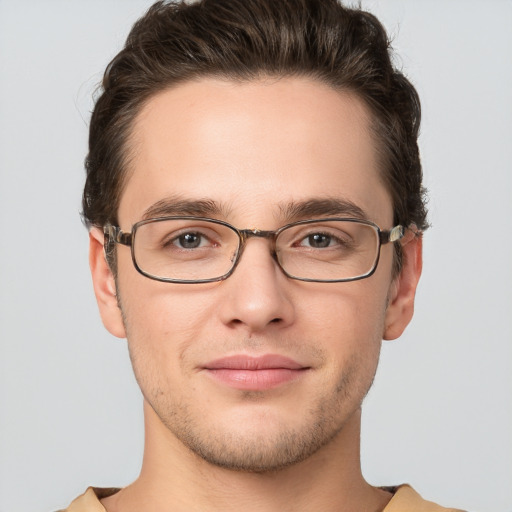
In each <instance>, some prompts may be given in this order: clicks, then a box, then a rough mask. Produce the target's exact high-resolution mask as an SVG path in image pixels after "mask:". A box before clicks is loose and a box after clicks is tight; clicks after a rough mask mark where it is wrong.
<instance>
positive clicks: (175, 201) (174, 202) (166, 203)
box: [142, 196, 229, 220]
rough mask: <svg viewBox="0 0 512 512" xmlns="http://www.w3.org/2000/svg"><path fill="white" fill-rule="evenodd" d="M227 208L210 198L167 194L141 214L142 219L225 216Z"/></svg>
mask: <svg viewBox="0 0 512 512" xmlns="http://www.w3.org/2000/svg"><path fill="white" fill-rule="evenodd" d="M228 213H229V211H228V208H227V207H226V206H224V205H222V204H221V203H218V202H216V201H214V200H212V199H184V198H183V197H180V196H169V197H166V198H165V199H162V200H160V201H157V202H156V203H154V204H152V205H151V206H150V207H149V208H147V209H146V210H145V211H144V213H143V214H142V220H147V219H153V218H156V217H167V216H174V215H176V216H179V215H184V216H188V215H190V216H194V217H227V215H228Z"/></svg>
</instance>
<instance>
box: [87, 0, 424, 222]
mask: <svg viewBox="0 0 512 512" xmlns="http://www.w3.org/2000/svg"><path fill="white" fill-rule="evenodd" d="M391 57H392V55H391V47H390V43H389V40H388V38H387V35H386V32H385V30H384V28H383V26H382V25H381V23H380V22H379V21H378V20H377V18H375V16H373V15H372V14H370V13H368V12H364V11H362V10H360V9H353V8H348V7H345V6H343V5H342V4H341V3H339V2H338V1H337V0H201V1H198V2H195V3H190V2H187V3H185V2H180V3H176V2H166V1H160V2H157V3H155V4H154V5H153V6H152V7H151V8H150V9H149V10H148V12H147V13H146V14H145V15H144V16H143V17H142V18H141V19H140V20H139V21H137V23H136V24H135V25H134V27H133V28H132V30H131V32H130V34H129V36H128V39H127V41H126V44H125V47H124V48H123V49H122V50H121V51H120V52H119V54H118V55H117V56H116V57H115V58H114V59H113V60H112V62H110V64H109V65H108V67H107V69H106V71H105V74H104V77H103V82H102V89H103V91H102V94H101V95H100V97H99V98H98V100H97V102H96V105H95V108H94V111H93V114H92V118H91V124H90V134H89V154H88V155H87V158H86V161H85V166H86V171H87V180H86V184H85V189H84V194H83V218H84V221H85V223H86V224H87V225H89V226H91V225H95V226H99V227H101V226H104V225H105V224H106V223H107V222H110V223H113V224H116V223H117V210H118V206H119V201H120V197H121V193H122V189H123V181H124V180H123V177H124V172H125V169H126V167H127V165H128V163H129V150H128V147H127V141H128V139H129V135H130V130H131V128H132V126H133V122H134V119H135V117H136V116H137V114H138V113H139V112H140V110H141V108H142V106H143V105H144V104H145V103H146V102H147V101H148V99H149V98H151V97H152V96H153V95H155V94H156V93H158V92H160V91H162V90H164V89H166V88H168V87H170V86H172V85H175V84H177V83H180V82H183V81H187V80H192V79H197V78H200V77H204V76H216V77H221V78H226V79H231V80H240V81H247V80H251V79H255V78H258V77H260V76H275V77H284V76H304V77H310V78H314V79H317V80H319V81H320V82H322V83H325V84H327V85H329V86H331V87H333V88H334V89H337V90H343V91H349V92H352V93H354V94H356V95H357V96H358V97H359V98H360V99H361V100H362V101H363V102H364V103H365V104H366V105H367V107H368V108H369V109H370V111H371V113H372V114H373V116H372V117H373V126H372V128H373V135H374V138H375V141H376V144H377V148H378V150H379V155H380V157H381V167H382V168H381V172H382V177H383V179H384V182H385V183H386V185H387V187H388V190H389V192H390V194H391V197H392V202H393V212H394V222H395V224H402V225H405V226H410V225H412V224H414V225H415V226H416V227H417V229H418V230H420V231H422V230H424V229H425V228H426V227H427V220H426V208H425V194H424V189H423V187H422V170H421V163H420V158H419V151H418V145H417V137H418V131H419V125H420V102H419V98H418V94H417V92H416V90H415V89H414V87H413V86H412V84H411V83H410V82H409V81H408V80H407V79H406V78H405V76H404V75H403V74H402V73H401V72H400V71H399V70H397V69H395V67H394V66H393V64H392V60H391Z"/></svg>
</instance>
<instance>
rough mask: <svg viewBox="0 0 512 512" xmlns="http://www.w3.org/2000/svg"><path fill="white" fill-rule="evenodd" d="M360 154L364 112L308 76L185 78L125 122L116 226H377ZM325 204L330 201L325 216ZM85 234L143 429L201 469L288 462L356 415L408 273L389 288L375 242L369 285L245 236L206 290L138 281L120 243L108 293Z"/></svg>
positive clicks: (380, 219) (407, 286) (388, 254)
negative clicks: (148, 426)
mask: <svg viewBox="0 0 512 512" xmlns="http://www.w3.org/2000/svg"><path fill="white" fill-rule="evenodd" d="M374 145H375V144H374V141H373V140H372V137H371V135H370V130H369V116H368V113H367V111H366V109H365V108H364V107H363V104H362V103H361V102H360V101H359V100H358V99H356V98H355V97H354V96H352V95H350V94H347V93H340V92H336V91H334V90H332V89H330V88H328V87H327V86H325V85H323V84H320V83H318V82H314V81H307V80H305V79H299V78H293V79H292V78H289V79H282V80H278V81H275V80H274V81H270V80H269V81H258V82H250V83H243V84H240V83H238V84H235V83H231V82H227V81H217V80H213V79H204V80H201V81H198V82H190V83H186V84H183V85H180V86H178V87H176V88H174V89H170V90H167V91H165V92H162V93H160V94H159V95H157V96H155V97H154V98H152V99H151V100H150V101H149V102H148V103H147V105H146V106H145V107H144V109H143V110H142V112H141V113H140V115H139V116H138V118H137V119H136V122H135V125H134V132H133V136H132V139H131V141H130V148H131V150H132V156H133V158H132V160H131V167H130V169H129V171H128V175H127V179H126V185H125V188H124V191H123V195H122V199H121V203H120V208H119V223H120V226H121V229H123V230H124V231H130V229H131V226H132V225H133V224H134V223H135V222H137V221H140V220H141V219H142V218H144V216H147V214H148V211H153V212H158V215H162V214H165V213H168V214H186V215H190V214H197V215H207V216H213V217H215V218H220V219H222V220H225V221H227V222H229V223H231V224H233V225H234V226H236V227H238V228H242V229H243V228H259V229H263V230H275V229H277V228H279V227H280V226H282V225H284V224H286V223H288V222H290V221H292V220H300V219H301V218H307V217H308V216H311V215H310V213H308V212H306V211H304V209H303V208H302V207H303V206H304V204H316V205H317V210H318V211H317V212H316V215H315V217H322V216H332V215H333V214H334V215H338V216H344V214H345V216H346V212H344V211H343V206H342V205H343V203H347V204H352V205H356V206H357V207H358V208H359V209H361V210H362V212H363V214H364V216H365V218H367V219H368V220H371V221H373V222H375V223H376V224H378V225H379V226H380V227H381V228H382V229H389V228H391V227H392V224H391V223H392V218H393V215H392V205H391V200H390V196H389V194H388V192H387V190H386V189H385V187H384V185H383V183H382V181H381V179H380V177H379V170H378V167H377V163H376V161H377V159H376V154H375V150H374ZM333 199H334V200H336V201H338V203H341V206H338V207H332V201H331V203H329V204H331V207H330V209H329V208H325V204H327V203H328V201H326V200H333ZM205 202H206V203H205ZM205 204H208V205H209V206H208V208H209V209H208V211H204V205H205ZM176 205H179V208H177V206H176ZM212 205H213V206H212ZM322 205H323V206H322ZM301 208H302V209H301ZM322 208H323V209H322ZM333 208H334V209H336V208H339V211H332V210H333ZM291 212H293V218H291V217H290V215H291ZM91 240H92V242H91V243H92V245H91V265H92V267H93V277H94V281H95V289H96V294H97V296H98V301H99V304H100V310H101V312H102V316H103V320H104V323H105V325H106V326H107V328H108V329H109V330H110V331H111V332H112V333H113V334H115V335H118V336H124V335H125V334H126V336H127V338H128V344H129V350H130V355H131V359H132V363H133V367H134V370H135V374H136V377H137V380H138V382H139V385H140V387H141V389H142V392H143V394H144V397H145V400H146V402H147V403H148V404H149V405H150V406H151V408H152V410H153V411H154V412H153V411H152V413H151V419H150V422H156V423H159V424H160V425H163V426H165V428H166V430H165V431H166V432H167V434H168V436H169V437H170V438H172V439H174V440H179V442H180V443H182V445H184V446H186V447H187V448H189V449H191V450H192V451H193V452H195V453H196V454H198V455H200V456H201V457H202V458H203V459H205V460H206V461H208V462H211V463H213V464H217V465H220V466H224V467H229V468H234V469H242V470H250V471H265V470H271V469H276V468H279V467H282V466H286V465H289V464H293V463H296V462H298V461H301V460H303V459H305V458H307V457H309V456H310V455H311V454H313V453H315V452H316V451H317V450H319V449H320V448H322V447H323V446H325V445H328V444H329V443H330V442H334V440H335V439H336V438H337V437H338V436H339V434H340V432H342V431H343V428H344V426H345V425H346V424H347V423H348V422H350V421H354V418H356V417H357V416H358V412H359V408H360V405H361V402H362V400H363V398H364V396H365V394H366V393H367V391H368V389H369V387H370V384H371V382H372V379H373V376H374V374H375V370H376V366H377V361H378V356H379V350H380V345H381V340H382V338H383V337H396V336H397V335H399V333H401V331H402V330H403V328H404V327H405V325H406V324H407V322H408V321H409V318H410V315H411V314H412V298H413V296H414V287H415V284H416V281H417V277H418V276H419V271H418V270H417V269H416V271H415V272H416V273H415V274H414V275H413V278H411V279H409V280H407V279H404V280H403V281H401V280H400V279H395V280H393V276H392V261H393V248H392V246H391V244H389V245H385V246H383V247H382V249H381V258H380V262H379V266H378V268H377V270H376V272H375V274H374V275H373V276H371V277H370V278H368V279H364V280H360V281H354V282H347V283H309V282H301V281H297V280H292V279H289V278H287V277H286V276H285V275H284V274H283V273H282V271H281V270H280V269H279V268H278V266H277V264H276V263H275V261H274V260H273V258H272V256H271V253H270V250H269V242H268V241H267V240H265V239H258V238H252V239H250V240H249V241H248V242H247V245H246V248H245V250H244V253H243V256H242V258H241V261H240V263H239V265H238V266H237V268H236V270H235V272H234V273H233V274H232V275H231V277H230V278H229V279H227V280H225V281H222V282H216V283H207V284H169V283H162V282H158V281H154V280H150V279H148V278H146V277H144V276H142V275H140V274H139V273H138V272H137V271H136V270H135V268H134V266H133V264H132V261H131V256H130V250H129V248H128V247H125V246H118V247H117V258H118V277H117V282H116V283H115V286H116V287H117V290H114V284H113V280H112V276H111V275H110V273H109V271H108V269H106V268H105V265H104V260H102V255H101V249H100V248H101V234H100V233H95V232H93V233H92V235H91ZM413 259H414V258H413ZM102 261H103V262H102ZM405 266H406V268H407V264H406V265H405ZM405 272H406V273H407V269H406V271H405ZM411 275H412V274H411ZM116 292H117V298H118V299H119V304H120V308H121V309H119V308H118V306H117V302H116V297H115V294H116ZM406 306H407V307H406ZM121 310H122V315H121ZM148 409H149V408H148Z"/></svg>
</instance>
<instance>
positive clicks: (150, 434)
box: [103, 404, 390, 512]
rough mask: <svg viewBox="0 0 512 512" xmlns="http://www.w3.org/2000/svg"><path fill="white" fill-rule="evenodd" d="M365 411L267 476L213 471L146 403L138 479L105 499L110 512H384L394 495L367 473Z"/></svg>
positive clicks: (224, 470)
mask: <svg viewBox="0 0 512 512" xmlns="http://www.w3.org/2000/svg"><path fill="white" fill-rule="evenodd" d="M360 424H361V411H360V410H357V411H356V412H355V413H354V414H353V415H352V416H351V417H350V418H349V420H348V421H347V422H346V424H345V425H344V427H343V429H342V430H341V431H340V432H339V433H338V434H337V435H336V436H335V437H334V438H333V439H332V440H331V441H330V442H329V443H328V444H327V445H325V446H324V447H323V448H321V449H320V450H318V451H317V452H316V453H315V454H314V455H312V456H311V457H309V458H308V459H307V460H305V461H302V462H299V463H297V464H294V465H292V466H289V467H286V468H283V469H280V470H278V471H272V472H267V473H249V472H240V471H233V470H229V469H225V468H221V467H218V466H214V465H212V464H210V463H208V462H206V461H204V460H203V459H201V458H200V457H199V456H197V455H196V454H194V453H193V452H191V451H190V450H189V449H188V447H186V446H184V445H183V444H182V443H181V441H179V440H178V439H177V438H176V437H174V435H172V434H171V433H170V432H169V430H168V429H167V428H166V427H165V426H164V425H163V424H162V423H161V422H160V421H159V420H158V418H157V416H156V414H155V413H154V411H153V410H152V409H151V407H150V406H149V405H148V404H145V426H146V439H145V450H144V459H143V464H142V470H141V473H140V476H139V478H138V479H137V480H136V481H135V482H134V483H133V484H131V485H129V486H128V487H126V488H124V489H123V490H122V491H120V492H119V493H117V494H115V495H113V496H111V497H109V498H106V499H104V500H103V505H104V506H105V507H106V509H107V511H108V512H119V511H121V512H131V511H135V510H144V511H145V512H152V511H157V510H158V511H161V510H169V509H172V510H176V511H182V510H183V511H185V510H186V511H189V510H201V511H222V512H231V511H235V510H236V511H239V510H244V511H247V512H260V511H265V512H274V511H276V512H288V511H290V512H291V511H294V512H301V511H316V510H322V511H325V512H331V511H332V512H334V511H336V512H343V511H353V510H368V511H372V512H378V511H381V510H382V509H383V508H384V507H385V505H386V504H387V502H388V501H389V499H390V495H389V494H388V493H386V492H384V491H382V490H379V489H376V488H374V487H372V486H370V485H369V484H368V483H367V482H366V481H365V480H364V478H363V476H362V474H361V465H360V455H359V438H360Z"/></svg>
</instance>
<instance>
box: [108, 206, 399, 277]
mask: <svg viewBox="0 0 512 512" xmlns="http://www.w3.org/2000/svg"><path fill="white" fill-rule="evenodd" d="M166 220H196V221H206V222H212V223H214V224H220V225H221V226H225V227H227V228H229V229H231V230H232V231H234V232H235V233H236V234H237V235H238V239H239V244H238V249H237V252H236V255H235V260H234V262H233V266H232V267H231V269H230V270H229V271H228V272H226V273H225V274H223V275H222V276H219V277H213V278H209V279H193V280H192V279H189V280H187V279H173V278H168V277H159V276H155V275H153V274H150V273H148V272H146V271H144V270H143V269H141V268H140V267H139V265H138V263H137V260H136V258H135V249H134V246H135V237H136V234H137V230H138V229H139V228H140V227H141V226H144V225H145V224H150V223H153V222H162V221H166ZM331 221H343V222H354V223H358V224H365V225H366V226H370V227H371V228H373V229H374V230H375V232H376V233H377V240H378V247H377V255H376V258H375V262H374V264H373V267H372V268H371V270H370V271H368V272H367V273H365V274H362V275H360V276H356V277H349V278H343V279H312V278H306V277H297V276H294V275H292V274H289V273H288V272H287V271H286V270H285V269H284V268H283V267H282V266H281V263H280V262H279V259H278V257H277V253H276V240H277V237H278V236H279V235H280V233H282V232H283V231H284V230H286V229H288V228H290V227H293V226H299V225H304V224H314V223H316V222H331ZM103 233H104V235H105V241H104V249H105V254H111V253H112V249H113V245H112V244H113V243H117V244H121V245H125V246H128V247H130V250H131V256H132V262H133V265H134V267H135V269H136V270H137V272H139V273H140V274H142V275H143V276H145V277H147V278H149V279H153V280H155V281H161V282H164V283H177V284H200V283H214V282H218V281H224V280H225V279H227V278H228V277H229V276H231V274H233V272H234V271H235V269H236V267H237V266H238V263H239V262H240V258H241V257H242V254H243V252H244V249H245V245H246V243H247V241H248V240H249V238H253V237H255V238H266V239H267V240H270V242H271V256H272V258H273V259H274V261H275V262H276V263H277V265H278V266H279V268H280V269H281V271H282V272H283V273H284V275H286V276H287V277H289V278H290V279H295V280H297V281H306V282H313V283H344V282H349V281H358V280H360V279H366V278H367V277H370V276H371V275H373V274H374V273H375V270H376V269H377V266H378V264H379V260H380V250H381V247H382V246H383V245H386V244H388V243H394V242H398V241H400V240H402V239H403V238H404V236H405V228H404V227H403V226H401V225H397V226H394V227H393V228H391V229H389V230H385V231H384V230H381V229H380V227H379V226H378V225H377V224H375V223H374V222H371V221H369V220H364V219H355V218H350V217H349V218H345V217H327V218H319V219H307V220H299V221H297V222H291V223H289V224H286V225H284V226H282V227H280V228H279V229H277V230H275V231H268V230H261V229H257V228H253V229H238V228H236V227H235V226H232V225H231V224H229V223H228V222H225V221H222V220H218V219H210V218H208V217H194V216H190V215H184V216H166V217H155V218H152V219H145V220H141V221H139V222H136V223H135V224H134V225H133V226H132V229H131V232H124V231H122V230H121V228H120V227H119V226H114V225H112V224H110V223H108V224H106V225H105V226H104V228H103Z"/></svg>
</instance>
